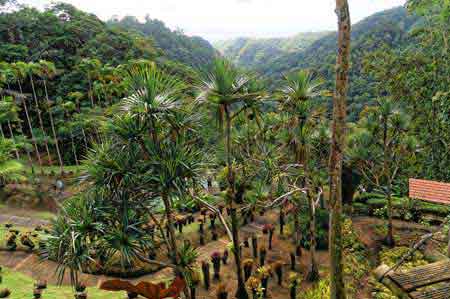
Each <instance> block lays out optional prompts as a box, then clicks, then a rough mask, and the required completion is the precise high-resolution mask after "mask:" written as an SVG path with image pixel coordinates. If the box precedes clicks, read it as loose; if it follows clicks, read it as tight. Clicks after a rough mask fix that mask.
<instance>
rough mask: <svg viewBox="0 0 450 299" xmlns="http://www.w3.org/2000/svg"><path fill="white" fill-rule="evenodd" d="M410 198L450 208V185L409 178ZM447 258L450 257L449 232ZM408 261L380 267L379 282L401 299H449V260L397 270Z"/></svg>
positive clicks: (423, 239)
mask: <svg viewBox="0 0 450 299" xmlns="http://www.w3.org/2000/svg"><path fill="white" fill-rule="evenodd" d="M409 197H410V198H414V199H420V200H425V201H428V202H432V203H437V204H444V205H450V183H443V182H436V181H428V180H420V179H409ZM432 236H433V234H428V235H425V236H423V237H422V238H421V240H420V241H419V242H417V243H416V244H415V245H414V246H413V247H412V248H411V249H410V251H409V253H408V254H407V256H410V255H411V254H412V253H413V252H414V251H416V250H418V249H419V247H420V246H421V245H423V244H425V242H427V241H428V240H429V239H430V238H431V237H432ZM448 239H449V243H448V256H449V257H450V231H449V238H448ZM404 261H406V256H404V257H403V258H402V259H401V260H400V261H399V262H398V263H397V264H396V265H395V266H394V267H392V268H389V267H388V266H386V265H381V266H379V267H378V268H377V269H375V276H376V277H377V279H378V280H379V281H380V282H382V283H383V284H384V285H386V286H387V287H388V288H389V289H390V290H391V291H392V292H393V293H394V294H395V295H397V296H398V297H399V298H401V299H450V259H449V258H445V259H444V260H441V261H438V262H435V263H431V264H428V265H424V266H419V267H415V268H413V269H410V270H408V271H397V270H396V269H397V268H398V267H399V266H400V265H401V264H402V263H403V262H404Z"/></svg>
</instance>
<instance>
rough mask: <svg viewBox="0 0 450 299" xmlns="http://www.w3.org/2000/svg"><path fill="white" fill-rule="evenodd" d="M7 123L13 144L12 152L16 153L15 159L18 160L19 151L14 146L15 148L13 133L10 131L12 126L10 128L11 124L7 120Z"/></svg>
mask: <svg viewBox="0 0 450 299" xmlns="http://www.w3.org/2000/svg"><path fill="white" fill-rule="evenodd" d="M7 123H8V130H9V135H11V139H12V141H13V144H14V152H15V153H16V158H17V160H20V154H19V151H18V150H17V148H16V147H15V146H16V138H15V136H14V132H13V129H12V126H11V122H10V121H9V120H8V122H7ZM2 135H3V131H2Z"/></svg>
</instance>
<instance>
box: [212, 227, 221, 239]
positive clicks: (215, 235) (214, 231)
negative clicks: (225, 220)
mask: <svg viewBox="0 0 450 299" xmlns="http://www.w3.org/2000/svg"><path fill="white" fill-rule="evenodd" d="M211 239H212V240H213V241H217V239H219V235H218V234H217V231H216V230H215V229H214V230H213V231H212V232H211Z"/></svg>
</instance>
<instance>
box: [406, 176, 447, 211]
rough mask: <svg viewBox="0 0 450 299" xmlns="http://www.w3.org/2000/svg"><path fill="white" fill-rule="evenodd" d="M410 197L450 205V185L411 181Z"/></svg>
mask: <svg viewBox="0 0 450 299" xmlns="http://www.w3.org/2000/svg"><path fill="white" fill-rule="evenodd" d="M409 197H410V198H415V199H423V200H426V201H431V202H435V203H440V204H447V205H450V183H443V182H435V181H427V180H418V179H409Z"/></svg>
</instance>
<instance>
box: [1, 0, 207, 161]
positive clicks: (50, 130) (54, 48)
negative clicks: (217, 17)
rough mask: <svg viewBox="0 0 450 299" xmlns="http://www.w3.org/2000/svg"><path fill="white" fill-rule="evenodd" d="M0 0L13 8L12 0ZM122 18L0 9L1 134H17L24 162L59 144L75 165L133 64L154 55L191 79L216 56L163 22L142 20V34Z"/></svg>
mask: <svg viewBox="0 0 450 299" xmlns="http://www.w3.org/2000/svg"><path fill="white" fill-rule="evenodd" d="M5 3H6V5H7V6H8V7H13V8H14V2H13V1H6V2H5ZM5 3H0V4H5ZM0 8H1V7H0ZM130 19H132V18H131V17H130V18H127V19H125V20H130ZM125 20H124V22H125ZM127 24H128V25H124V26H117V24H112V23H110V24H108V23H105V22H103V21H101V20H100V19H99V18H98V17H97V16H95V15H93V14H89V13H86V12H83V11H81V10H79V9H77V8H76V7H74V6H72V5H70V4H66V3H56V4H52V5H51V6H50V7H48V8H47V9H46V10H45V11H40V10H37V9H35V8H32V7H26V6H16V7H15V9H13V10H9V11H6V10H4V11H3V12H2V11H1V10H0V91H1V92H0V94H1V95H2V96H7V97H6V98H2V102H1V106H0V124H2V128H1V129H2V132H1V133H2V134H5V133H6V135H7V136H14V135H17V136H18V138H17V139H16V143H18V144H19V146H20V147H21V148H23V149H26V151H25V152H26V153H27V154H28V160H29V161H30V163H31V162H32V161H33V162H39V164H54V163H55V161H56V152H55V151H54V150H52V148H53V146H54V145H59V147H60V148H59V149H58V156H61V157H59V158H58V159H59V160H61V161H62V162H65V163H68V164H78V163H79V161H80V160H81V159H82V158H83V157H84V155H85V154H86V152H87V149H88V147H89V144H91V142H93V141H94V139H95V138H97V137H96V136H97V134H96V130H97V129H98V127H99V125H100V123H99V121H100V119H101V118H102V117H103V116H104V114H105V113H107V112H108V111H109V110H108V109H109V107H110V106H111V105H112V104H114V103H116V102H117V101H118V99H121V98H123V97H124V95H125V87H124V82H123V77H124V74H125V73H126V72H127V70H128V69H129V68H130V67H131V66H133V65H135V64H139V63H147V62H148V61H153V62H155V63H156V64H157V65H158V66H159V67H161V68H162V69H163V70H164V71H165V72H166V73H168V74H171V75H174V77H175V78H178V79H183V80H184V81H185V82H196V81H197V80H198V78H199V77H198V76H199V73H201V71H203V70H204V71H206V70H207V67H208V65H210V64H211V63H212V60H213V58H214V56H215V55H216V51H215V50H214V49H213V48H212V46H211V45H210V44H209V43H208V42H206V41H205V40H202V39H199V38H190V37H187V36H185V35H183V34H182V33H180V32H172V31H170V30H169V29H167V28H166V27H165V26H164V24H163V23H162V22H159V21H156V20H151V21H150V20H147V23H145V24H143V32H138V31H137V30H135V28H132V27H133V26H131V25H129V24H130V22H127ZM137 24H138V23H136V24H135V26H137ZM149 28H150V29H149ZM152 30H153V31H152ZM152 32H153V33H152ZM11 96H12V97H14V99H15V100H13V99H12V98H10V97H11ZM32 151H34V152H39V151H43V152H44V153H45V156H46V158H45V159H44V154H42V155H41V154H38V155H36V156H33V155H31V154H30V153H31V152H32ZM60 164H61V163H60Z"/></svg>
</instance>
